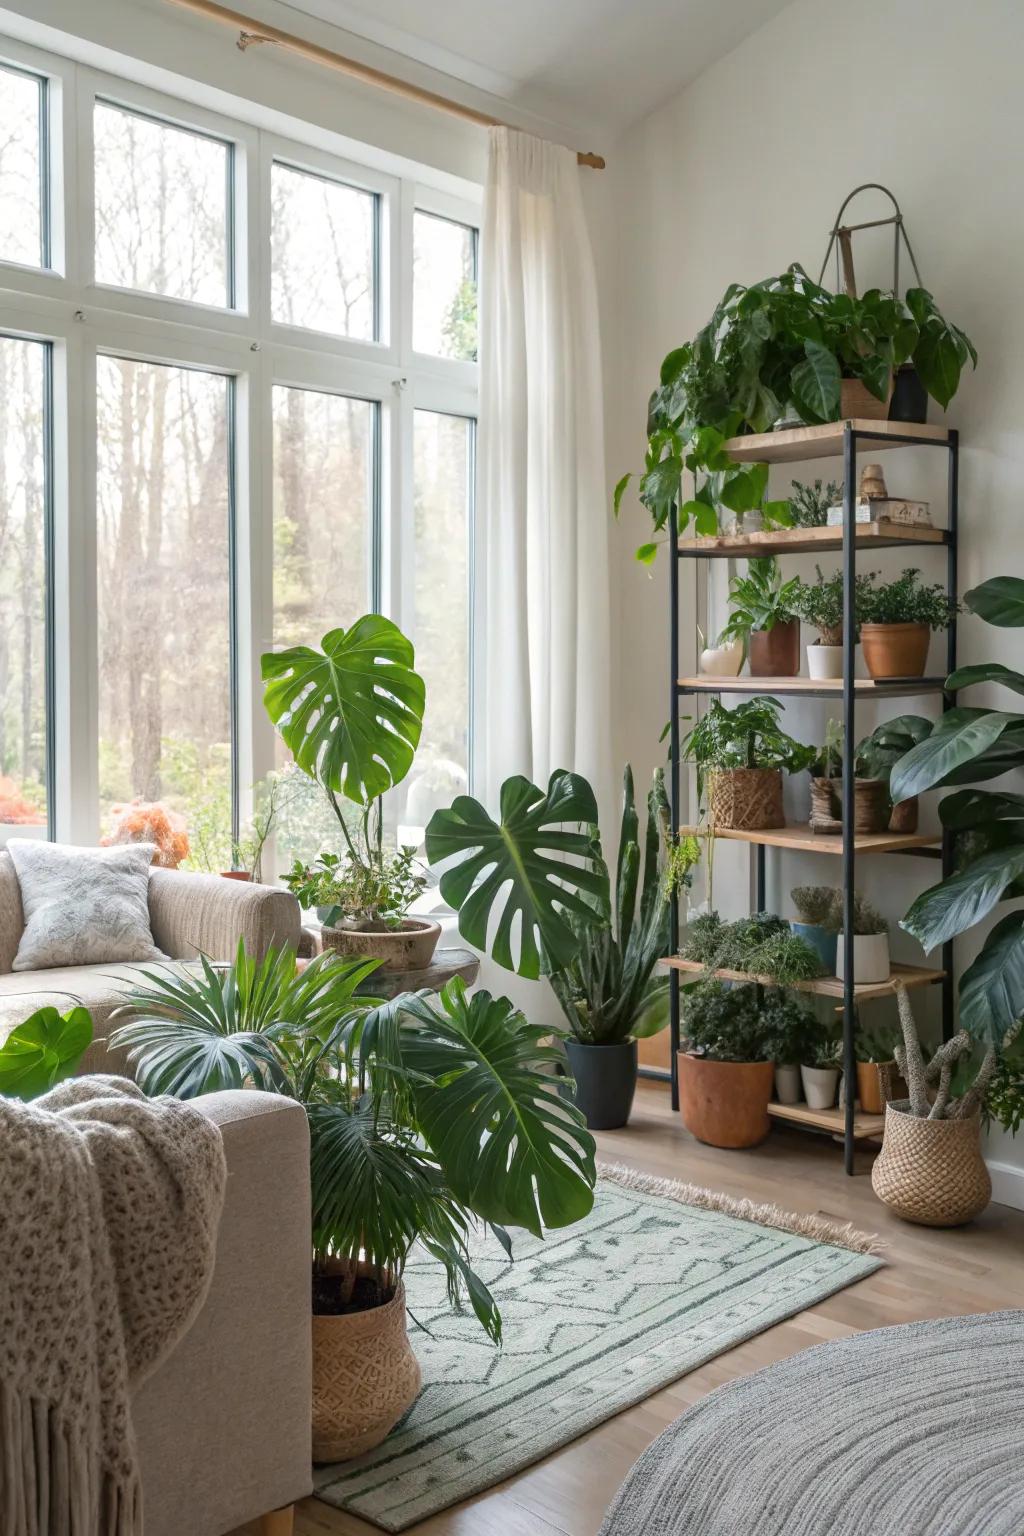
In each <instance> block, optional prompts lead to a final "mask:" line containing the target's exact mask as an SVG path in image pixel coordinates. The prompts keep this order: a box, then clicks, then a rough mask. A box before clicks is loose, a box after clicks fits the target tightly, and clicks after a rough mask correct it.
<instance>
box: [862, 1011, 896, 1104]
mask: <svg viewBox="0 0 1024 1536" xmlns="http://www.w3.org/2000/svg"><path fill="white" fill-rule="evenodd" d="M856 1048H857V1097H858V1099H859V1100H860V1107H861V1109H862V1110H863V1111H864V1113H865V1114H867V1115H880V1114H882V1112H883V1111H884V1109H885V1104H886V1094H885V1085H884V1082H883V1069H885V1070H886V1074H887V1075H888V1077H889V1080H890V1082H891V1080H892V1071H893V1070H894V1069H895V1066H896V1036H895V1033H894V1032H893V1031H892V1030H888V1029H878V1030H869V1029H862V1030H858V1032H857V1039H856Z"/></svg>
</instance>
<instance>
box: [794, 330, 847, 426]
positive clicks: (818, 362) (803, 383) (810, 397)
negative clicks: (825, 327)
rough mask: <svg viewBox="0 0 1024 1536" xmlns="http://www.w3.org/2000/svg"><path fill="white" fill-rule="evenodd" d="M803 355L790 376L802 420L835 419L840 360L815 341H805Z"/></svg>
mask: <svg viewBox="0 0 1024 1536" xmlns="http://www.w3.org/2000/svg"><path fill="white" fill-rule="evenodd" d="M804 354H805V355H804V360H803V362H802V363H797V365H796V367H795V368H794V369H793V372H792V374H791V376H790V387H791V389H792V393H793V402H794V404H795V405H796V407H797V409H798V410H799V412H800V414H801V416H802V417H803V418H804V420H805V421H811V422H821V421H834V420H835V419H836V417H837V416H838V415H839V385H840V373H839V363H838V361H837V360H836V357H835V355H834V354H833V353H832V352H830V351H829V349H828V347H823V346H822V345H821V343H820V342H818V341H812V340H810V339H808V340H807V341H805V342H804Z"/></svg>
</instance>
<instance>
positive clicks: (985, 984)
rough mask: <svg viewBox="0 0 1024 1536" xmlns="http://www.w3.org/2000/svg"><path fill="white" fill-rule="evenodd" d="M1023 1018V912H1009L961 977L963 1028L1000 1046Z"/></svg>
mask: <svg viewBox="0 0 1024 1536" xmlns="http://www.w3.org/2000/svg"><path fill="white" fill-rule="evenodd" d="M1022 1017H1024V912H1009V913H1007V915H1006V917H1004V918H1002V919H1001V921H1000V922H998V923H997V924H996V926H995V927H994V928H993V929H992V932H991V933H990V934H989V935H988V937H987V938H986V940H985V943H984V945H983V947H982V950H981V953H980V954H979V955H978V957H977V959H976V960H974V961H973V963H972V964H971V965H969V966H968V967H967V970H966V971H965V972H964V973H963V975H962V976H961V978H960V1027H961V1028H962V1029H966V1030H968V1031H969V1032H970V1033H971V1034H972V1035H974V1036H975V1038H976V1039H979V1040H985V1041H986V1042H987V1043H988V1044H989V1045H994V1046H995V1047H996V1048H997V1049H998V1048H999V1047H1000V1046H1002V1044H1003V1042H1004V1040H1005V1038H1006V1036H1007V1034H1008V1033H1009V1031H1010V1030H1012V1029H1013V1028H1014V1027H1015V1026H1016V1025H1017V1024H1018V1023H1019V1021H1020V1019H1021V1018H1022Z"/></svg>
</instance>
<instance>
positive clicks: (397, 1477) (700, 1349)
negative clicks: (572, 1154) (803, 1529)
mask: <svg viewBox="0 0 1024 1536" xmlns="http://www.w3.org/2000/svg"><path fill="white" fill-rule="evenodd" d="M872 1247H873V1243H872V1239H870V1238H868V1237H865V1236H864V1235H863V1234H861V1233H856V1232H853V1231H851V1230H850V1229H849V1228H838V1227H836V1226H834V1225H832V1224H830V1223H828V1222H825V1221H821V1220H819V1219H818V1218H815V1217H805V1218H801V1217H795V1216H790V1215H787V1214H786V1213H784V1212H781V1211H779V1210H778V1209H777V1208H775V1207H755V1206H752V1205H750V1203H749V1202H745V1201H744V1202H737V1201H732V1200H729V1199H728V1198H727V1197H726V1196H722V1195H714V1194H711V1193H709V1192H708V1191H707V1190H699V1189H696V1188H693V1187H692V1186H686V1185H678V1184H670V1183H668V1182H667V1181H664V1180H656V1179H649V1178H646V1177H645V1176H643V1175H637V1174H634V1173H631V1172H629V1171H627V1170H625V1169H618V1168H614V1169H607V1168H606V1169H602V1177H601V1180H600V1182H599V1184H598V1190H597V1198H596V1200H595V1202H594V1209H593V1211H592V1212H591V1214H590V1215H589V1216H588V1217H587V1218H586V1220H584V1221H581V1222H579V1223H578V1224H577V1225H576V1226H574V1227H569V1228H566V1229H565V1230H563V1231H558V1232H552V1233H550V1234H549V1235H548V1236H547V1237H546V1238H545V1239H544V1240H543V1241H538V1240H536V1239H534V1238H531V1237H529V1236H528V1235H526V1234H524V1233H519V1234H517V1236H516V1241H515V1245H514V1252H515V1258H514V1260H513V1262H512V1263H511V1264H509V1263H508V1262H507V1260H506V1258H505V1255H504V1253H503V1252H502V1250H501V1248H500V1247H499V1245H498V1244H497V1243H496V1242H494V1240H493V1239H490V1238H488V1239H487V1240H486V1241H482V1242H481V1246H480V1249H479V1251H478V1253H477V1258H476V1265H477V1268H478V1269H479V1271H480V1273H481V1274H482V1275H483V1277H484V1279H485V1280H486V1281H487V1283H488V1285H489V1286H490V1287H491V1290H492V1291H493V1292H494V1294H495V1297H496V1299H497V1302H498V1305H499V1307H500V1308H501V1315H502V1321H503V1327H504V1340H505V1343H504V1347H503V1348H502V1349H501V1350H500V1351H498V1350H496V1349H494V1347H493V1346H492V1345H491V1344H490V1343H489V1341H488V1340H487V1338H486V1336H485V1334H484V1332H483V1330H482V1329H481V1328H480V1326H479V1324H478V1323H477V1321H476V1319H475V1318H474V1317H473V1316H472V1314H471V1313H467V1314H461V1315H460V1314H457V1313H452V1312H451V1310H450V1309H449V1307H448V1304H447V1300H446V1295H445V1286H444V1280H443V1276H442V1275H441V1272H440V1270H439V1266H437V1265H436V1264H435V1263H434V1262H433V1261H431V1260H428V1259H421V1258H419V1257H418V1256H416V1255H414V1256H413V1258H412V1259H411V1260H410V1262H409V1264H408V1266H407V1268H406V1272H405V1284H406V1290H407V1292H408V1296H409V1308H410V1311H411V1312H412V1313H413V1315H414V1316H415V1317H416V1318H417V1319H418V1321H419V1322H420V1323H422V1324H423V1325H424V1326H425V1327H426V1328H427V1329H428V1330H429V1333H424V1332H423V1331H422V1330H420V1329H417V1328H416V1327H415V1325H411V1327H410V1336H411V1338H412V1341H413V1347H414V1348H415V1350H416V1354H417V1356H418V1357H419V1361H420V1364H421V1366H422V1368H423V1390H422V1391H421V1393H420V1395H419V1397H418V1398H417V1400H416V1402H415V1403H414V1404H413V1406H412V1408H411V1409H410V1410H409V1412H408V1414H407V1415H406V1417H405V1418H404V1420H403V1421H402V1422H401V1424H399V1426H398V1427H397V1428H396V1429H395V1430H394V1431H393V1432H392V1434H391V1435H390V1436H389V1437H388V1439H387V1440H386V1441H385V1442H384V1444H383V1445H381V1446H379V1447H378V1448H377V1450H375V1451H371V1452H370V1453H369V1454H368V1455H366V1456H363V1457H360V1458H359V1459H358V1460H357V1461H350V1462H344V1463H341V1464H339V1465H338V1466H333V1467H319V1468H317V1469H316V1472H315V1474H314V1482H315V1485H316V1487H315V1491H316V1495H317V1497H318V1498H320V1499H323V1500H325V1501H326V1502H327V1503H328V1504H333V1505H334V1506H335V1507H336V1508H338V1509H344V1510H349V1511H351V1512H352V1513H353V1514H356V1515H359V1516H361V1517H362V1518H363V1519H365V1520H369V1521H370V1522H371V1523H372V1524H374V1525H377V1526H380V1527H381V1528H382V1529H383V1530H385V1531H404V1530H405V1529H406V1528H407V1527H408V1526H410V1525H414V1524H415V1523H416V1522H417V1521H418V1520H425V1519H426V1518H427V1517H428V1516H429V1515H432V1514H436V1512H437V1511H438V1510H439V1509H445V1508H446V1507H447V1506H448V1505H450V1504H455V1503H458V1502H459V1500H461V1499H465V1498H468V1497H469V1496H470V1495H471V1494H474V1493H479V1492H480V1491H481V1490H482V1489H484V1488H489V1487H491V1486H492V1485H493V1484H494V1483H498V1482H501V1480H502V1479H503V1478H505V1477H508V1476H509V1475H510V1474H511V1473H513V1472H517V1471H519V1470H520V1469H521V1468H522V1467H525V1466H528V1465H529V1464H530V1463H531V1462H534V1461H538V1460H539V1459H540V1458H541V1457H543V1456H547V1455H549V1454H550V1453H551V1452H552V1451H555V1450H557V1449H558V1448H559V1447H560V1446H562V1445H565V1444H567V1443H568V1442H569V1441H570V1440H574V1439H576V1437H577V1436H579V1435H582V1434H584V1433H585V1432H586V1431H587V1430H588V1429H592V1428H593V1427H594V1425H595V1424H600V1423H601V1422H602V1420H604V1419H608V1418H611V1417H612V1415H613V1414H616V1413H620V1412H621V1411H622V1409H624V1408H628V1407H630V1406H631V1405H632V1404H633V1403H638V1402H640V1401H641V1400H642V1399H643V1398H645V1397H648V1396H649V1395H650V1394H651V1393H652V1392H655V1391H657V1390H658V1388H660V1387H663V1386H665V1385H667V1384H668V1383H669V1382H671V1381H675V1380H676V1379H677V1378H678V1377H680V1376H684V1375H686V1373H687V1372H688V1371H692V1370H694V1369H695V1368H696V1367H697V1366H699V1365H703V1364H704V1362H705V1361H707V1360H711V1359H713V1358H714V1356H715V1355H719V1354H721V1353H722V1352H723V1351H724V1350H727V1349H731V1348H732V1346H733V1345H734V1344H738V1343H740V1342H742V1340H744V1339H749V1338H751V1337H753V1335H754V1334H757V1333H761V1332H762V1331H763V1330H764V1329H765V1328H770V1327H771V1325H772V1324H773V1323H777V1322H780V1321H781V1320H782V1319H783V1318H787V1317H792V1316H793V1314H794V1313H796V1312H800V1311H803V1309H804V1308H805V1307H810V1306H813V1305H814V1304H815V1303H816V1302H819V1301H822V1300H823V1299H824V1298H825V1297H826V1296H831V1295H832V1294H833V1293H834V1292H836V1291H839V1290H842V1289H843V1287H844V1286H847V1285H851V1284H853V1283H854V1281H857V1280H861V1279H863V1277H864V1276H865V1275H869V1274H871V1273H872V1272H873V1271H874V1270H876V1269H877V1268H878V1267H879V1266H880V1264H881V1263H882V1260H881V1259H880V1258H879V1257H878V1256H877V1255H876V1254H875V1253H873V1252H872Z"/></svg>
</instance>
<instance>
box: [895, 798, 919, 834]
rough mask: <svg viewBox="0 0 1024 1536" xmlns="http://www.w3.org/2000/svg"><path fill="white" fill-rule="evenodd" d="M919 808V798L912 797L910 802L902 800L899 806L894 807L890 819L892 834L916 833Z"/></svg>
mask: <svg viewBox="0 0 1024 1536" xmlns="http://www.w3.org/2000/svg"><path fill="white" fill-rule="evenodd" d="M918 812H919V807H918V803H917V796H916V795H911V797H910V799H909V800H901V801H900V803H899V805H894V806H893V808H892V814H891V816H890V817H889V831H890V832H916V831H917V818H918Z"/></svg>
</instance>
